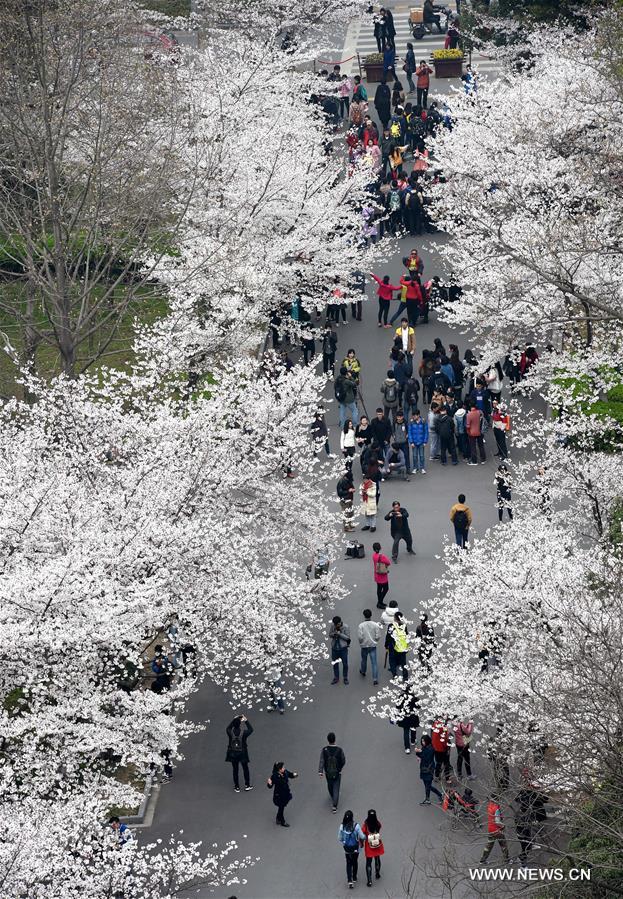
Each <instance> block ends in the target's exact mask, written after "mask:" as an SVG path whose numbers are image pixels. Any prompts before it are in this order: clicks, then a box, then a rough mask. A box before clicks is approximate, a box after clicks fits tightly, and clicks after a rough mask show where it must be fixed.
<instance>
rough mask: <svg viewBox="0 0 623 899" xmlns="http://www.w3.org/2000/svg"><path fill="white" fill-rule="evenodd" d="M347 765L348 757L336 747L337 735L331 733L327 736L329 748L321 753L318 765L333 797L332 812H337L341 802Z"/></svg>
mask: <svg viewBox="0 0 623 899" xmlns="http://www.w3.org/2000/svg"><path fill="white" fill-rule="evenodd" d="M345 764H346V756H345V755H344V750H343V749H342V748H341V747H340V746H336V745H335V734H334V733H333V731H330V732H329V733H328V734H327V746H325V747H324V748H323V749H322V750H321V751H320V762H319V763H318V774H319V775H320V777H324V778H325V780H326V782H327V790H328V791H329V796H330V797H331V810H332V811H333V812H334V813H335V812H337V805H338V802H339V801H340V783H341V779H342V768H343V767H344V765H345Z"/></svg>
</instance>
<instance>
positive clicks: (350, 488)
mask: <svg viewBox="0 0 623 899" xmlns="http://www.w3.org/2000/svg"><path fill="white" fill-rule="evenodd" d="M335 489H336V492H337V495H338V498H339V501H340V507H341V509H342V526H343V528H344V531H345V532H346V533H348V532H350V531H354V530H355V525H354V524H353V496H354V494H355V486H354V484H353V472H352V470H351V469H350V468H347V469H346V470H345V471H344V473H343V474H342V477H341V478H340V479H339V481H338V482H337V486H336V488H335Z"/></svg>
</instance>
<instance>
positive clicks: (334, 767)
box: [324, 746, 340, 780]
mask: <svg viewBox="0 0 623 899" xmlns="http://www.w3.org/2000/svg"><path fill="white" fill-rule="evenodd" d="M324 773H325V777H327V778H328V779H329V780H335V778H336V777H337V776H338V774H339V773H340V766H339V765H338V762H337V749H336V748H335V747H334V746H325V748H324Z"/></svg>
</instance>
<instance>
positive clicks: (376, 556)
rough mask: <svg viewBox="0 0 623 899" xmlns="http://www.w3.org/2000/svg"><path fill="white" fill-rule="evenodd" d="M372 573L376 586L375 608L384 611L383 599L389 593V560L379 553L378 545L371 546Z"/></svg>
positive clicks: (379, 546) (379, 547) (379, 545)
mask: <svg viewBox="0 0 623 899" xmlns="http://www.w3.org/2000/svg"><path fill="white" fill-rule="evenodd" d="M372 550H373V552H372V572H373V575H374V583H375V584H376V607H377V609H385V608H386V604H385V601H384V600H385V597H386V596H387V593H388V591H389V566H390V565H391V562H390V560H389V559H388V558H387V556H386V555H385V554H384V553H383V552H382V551H381V544H380V543H373V544H372Z"/></svg>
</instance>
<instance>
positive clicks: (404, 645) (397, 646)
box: [392, 624, 409, 652]
mask: <svg viewBox="0 0 623 899" xmlns="http://www.w3.org/2000/svg"><path fill="white" fill-rule="evenodd" d="M392 638H393V640H394V652H408V651H409V636H408V634H407V632H406V631H405V630H403V628H401V627H398V625H397V624H395V625H394V628H393V631H392Z"/></svg>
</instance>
